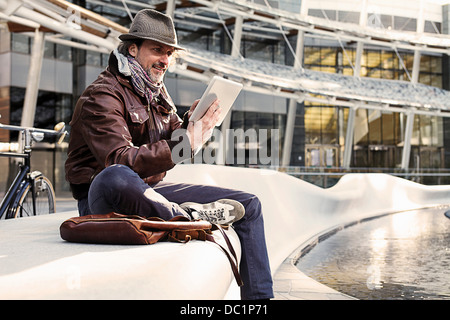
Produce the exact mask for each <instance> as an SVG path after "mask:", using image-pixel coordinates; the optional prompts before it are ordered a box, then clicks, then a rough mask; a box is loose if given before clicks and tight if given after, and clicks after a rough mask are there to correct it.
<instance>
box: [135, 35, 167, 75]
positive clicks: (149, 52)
mask: <svg viewBox="0 0 450 320" xmlns="http://www.w3.org/2000/svg"><path fill="white" fill-rule="evenodd" d="M128 52H129V53H130V54H131V55H132V56H133V57H134V58H135V59H136V61H137V62H139V64H140V65H141V66H142V68H143V69H144V70H145V72H147V74H148V76H149V77H150V79H151V80H152V81H153V82H155V83H161V82H162V81H163V78H164V74H165V73H166V71H167V69H168V68H169V65H170V63H171V61H172V58H173V53H174V52H175V49H174V48H173V47H171V46H167V45H165V44H162V43H159V42H156V41H152V40H144V42H143V43H142V45H141V46H140V47H139V48H138V47H137V45H136V44H132V45H131V46H130V47H129V48H128Z"/></svg>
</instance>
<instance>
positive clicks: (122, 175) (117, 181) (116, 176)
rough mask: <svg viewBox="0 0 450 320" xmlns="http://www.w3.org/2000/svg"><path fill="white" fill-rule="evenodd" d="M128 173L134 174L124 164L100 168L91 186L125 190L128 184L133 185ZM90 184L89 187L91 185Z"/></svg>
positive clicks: (110, 189)
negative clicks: (100, 170)
mask: <svg viewBox="0 0 450 320" xmlns="http://www.w3.org/2000/svg"><path fill="white" fill-rule="evenodd" d="M130 175H136V173H135V172H134V171H133V170H131V169H130V168H129V167H127V166H124V165H112V166H109V167H107V168H105V169H103V170H102V172H100V173H99V174H98V175H97V176H96V177H95V179H94V181H93V182H92V186H96V185H97V186H100V187H101V188H102V189H103V190H105V189H108V190H109V191H113V190H127V188H128V187H130V185H134V184H133V183H132V182H131V179H129V178H128V177H129V176H130ZM92 186H91V187H92Z"/></svg>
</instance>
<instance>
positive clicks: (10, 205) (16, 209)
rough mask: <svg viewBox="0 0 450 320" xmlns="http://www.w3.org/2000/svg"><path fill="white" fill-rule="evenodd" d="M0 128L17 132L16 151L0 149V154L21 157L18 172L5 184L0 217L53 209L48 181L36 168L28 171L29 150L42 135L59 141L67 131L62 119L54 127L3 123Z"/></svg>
mask: <svg viewBox="0 0 450 320" xmlns="http://www.w3.org/2000/svg"><path fill="white" fill-rule="evenodd" d="M0 129H6V130H11V131H19V132H21V135H19V136H21V143H20V144H19V145H20V146H21V147H20V152H0V156H1V157H9V158H22V159H23V161H22V163H20V164H19V172H18V173H17V175H16V177H15V179H14V181H13V182H12V184H11V185H10V186H9V188H8V190H7V192H6V194H5V196H4V197H3V200H2V202H1V205H0V219H1V218H2V217H3V215H5V214H6V215H5V219H12V218H18V217H25V216H33V215H40V214H48V213H54V212H55V191H54V189H53V186H52V183H51V182H50V180H49V179H48V178H47V177H45V176H44V175H43V174H42V173H41V172H39V171H31V151H32V150H31V149H32V143H33V141H36V142H39V141H42V140H43V139H44V135H45V134H50V135H53V136H56V137H57V143H58V144H60V143H61V142H62V141H63V140H64V137H65V136H66V134H67V131H65V124H64V122H60V123H58V124H57V125H55V128H54V130H48V129H37V128H28V127H20V126H13V125H4V124H1V123H0Z"/></svg>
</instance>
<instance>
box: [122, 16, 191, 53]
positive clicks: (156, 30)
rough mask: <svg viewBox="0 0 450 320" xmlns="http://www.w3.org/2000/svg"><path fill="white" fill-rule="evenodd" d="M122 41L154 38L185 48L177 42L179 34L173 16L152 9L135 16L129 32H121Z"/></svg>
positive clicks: (157, 40) (175, 46) (180, 48)
mask: <svg viewBox="0 0 450 320" xmlns="http://www.w3.org/2000/svg"><path fill="white" fill-rule="evenodd" d="M119 39H120V40H122V41H125V40H133V39H144V40H153V41H156V42H160V43H163V44H165V45H168V46H172V47H174V48H176V49H179V50H184V48H182V47H180V46H179V45H178V43H177V35H176V33H175V27H174V25H173V21H172V18H171V17H169V16H168V15H165V14H163V13H161V12H158V11H156V10H152V9H143V10H141V11H139V12H138V13H137V14H136V16H135V17H134V20H133V22H132V23H131V27H130V29H129V30H128V33H124V34H121V35H120V36H119Z"/></svg>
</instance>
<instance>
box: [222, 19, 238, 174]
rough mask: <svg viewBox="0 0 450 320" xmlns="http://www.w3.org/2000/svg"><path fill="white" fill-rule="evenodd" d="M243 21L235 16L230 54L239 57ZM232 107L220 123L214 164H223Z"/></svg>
mask: <svg viewBox="0 0 450 320" xmlns="http://www.w3.org/2000/svg"><path fill="white" fill-rule="evenodd" d="M243 22H244V18H243V17H242V16H237V17H236V21H235V24H234V37H233V46H232V48H231V56H232V57H239V55H240V51H241V39H242V24H243ZM232 112H233V109H231V110H230V111H229V112H228V114H227V116H226V117H225V119H223V122H222V125H221V134H220V141H219V148H218V150H217V157H216V159H217V160H216V164H221V165H223V164H225V159H226V155H227V152H228V140H229V139H228V138H227V136H228V135H227V133H228V130H229V129H230V127H231V113H232Z"/></svg>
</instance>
